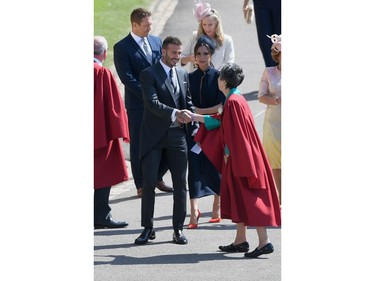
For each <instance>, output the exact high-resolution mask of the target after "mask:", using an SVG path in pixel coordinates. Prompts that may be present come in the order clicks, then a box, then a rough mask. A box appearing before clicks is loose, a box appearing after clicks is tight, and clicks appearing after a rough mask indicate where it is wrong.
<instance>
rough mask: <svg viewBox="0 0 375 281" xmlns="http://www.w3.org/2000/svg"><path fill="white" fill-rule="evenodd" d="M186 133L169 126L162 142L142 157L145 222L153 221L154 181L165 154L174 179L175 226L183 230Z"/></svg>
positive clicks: (149, 225)
mask: <svg viewBox="0 0 375 281" xmlns="http://www.w3.org/2000/svg"><path fill="white" fill-rule="evenodd" d="M187 155H188V153H187V144H186V133H185V131H184V130H183V129H181V128H179V127H177V128H170V129H168V132H167V133H166V134H165V135H164V136H163V138H162V139H161V140H160V142H159V143H158V144H157V145H156V146H155V147H154V148H153V149H152V150H151V151H150V152H148V153H147V154H146V155H145V156H144V157H143V159H142V172H143V194H142V211H141V216H142V226H143V227H147V228H152V227H153V225H154V206H155V185H156V182H157V180H158V169H157V167H159V164H160V161H161V159H162V157H165V160H166V162H167V165H168V167H169V170H170V172H171V175H172V182H173V189H174V191H173V219H172V224H173V229H174V230H182V229H183V225H184V221H185V217H186V193H187V189H186V170H187Z"/></svg>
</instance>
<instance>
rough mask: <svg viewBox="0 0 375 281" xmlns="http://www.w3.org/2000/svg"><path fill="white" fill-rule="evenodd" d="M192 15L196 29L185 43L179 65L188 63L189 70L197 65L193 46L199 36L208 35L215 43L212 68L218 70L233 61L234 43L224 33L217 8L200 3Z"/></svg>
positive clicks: (192, 69)
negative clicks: (196, 25) (195, 21)
mask: <svg viewBox="0 0 375 281" xmlns="http://www.w3.org/2000/svg"><path fill="white" fill-rule="evenodd" d="M193 12H194V16H195V18H196V19H197V20H198V22H199V25H198V30H197V31H194V32H193V34H192V36H191V37H190V40H189V42H188V44H185V48H184V49H183V52H182V56H181V65H182V66H185V65H187V64H190V65H188V66H187V67H188V70H189V72H192V71H194V70H195V69H196V68H197V67H196V64H195V57H194V46H195V44H196V43H197V40H198V38H199V37H201V36H204V35H206V36H208V37H209V38H210V39H211V40H212V41H213V42H214V43H215V53H214V54H213V55H212V58H211V63H212V65H213V67H214V68H216V69H217V70H220V69H221V68H222V66H223V65H224V64H225V63H227V62H234V58H235V54H234V45H233V39H232V37H231V36H230V35H227V34H224V31H223V27H222V25H221V18H220V15H219V13H218V11H217V10H215V9H212V8H211V6H210V4H208V3H203V1H200V3H198V4H196V5H195V9H194V11H193Z"/></svg>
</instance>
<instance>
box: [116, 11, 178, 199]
mask: <svg viewBox="0 0 375 281" xmlns="http://www.w3.org/2000/svg"><path fill="white" fill-rule="evenodd" d="M130 21H131V25H132V31H131V32H130V33H129V34H128V35H127V36H126V37H125V38H124V39H122V40H120V41H119V42H117V43H116V44H115V46H114V62H115V67H116V71H117V74H118V75H119V77H120V79H121V82H122V83H123V84H124V85H125V108H126V111H127V115H128V121H129V122H128V123H129V133H130V160H131V169H132V174H133V178H134V184H135V186H136V188H137V194H138V197H142V186H143V180H142V170H141V163H140V160H139V143H140V131H141V124H142V117H143V98H142V90H141V85H140V83H139V74H140V73H141V71H142V70H144V69H146V68H147V67H149V66H151V65H152V64H155V63H156V62H157V61H158V60H159V59H160V58H161V46H162V42H161V39H160V38H159V37H157V36H154V35H150V34H149V33H150V30H151V25H152V18H151V12H149V11H147V10H145V9H143V8H137V9H135V10H133V12H132V13H131V15H130ZM163 163H164V162H162V165H161V166H160V173H159V180H158V182H157V183H156V187H157V188H159V189H160V190H161V191H165V192H173V189H172V188H171V187H169V186H166V185H165V183H164V182H163V180H162V176H163V175H164V174H165V172H166V171H167V167H166V165H164V164H163Z"/></svg>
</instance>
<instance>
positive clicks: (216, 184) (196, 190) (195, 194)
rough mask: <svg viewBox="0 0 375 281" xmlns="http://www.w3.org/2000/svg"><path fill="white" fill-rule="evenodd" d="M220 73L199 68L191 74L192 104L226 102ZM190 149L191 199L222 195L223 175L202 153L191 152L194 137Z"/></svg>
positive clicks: (210, 68) (189, 176) (208, 105)
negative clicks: (220, 86)
mask: <svg viewBox="0 0 375 281" xmlns="http://www.w3.org/2000/svg"><path fill="white" fill-rule="evenodd" d="M218 77H219V71H218V70H216V69H215V68H213V67H209V68H208V69H207V70H206V71H204V72H203V71H202V70H200V69H199V68H198V69H197V70H195V71H194V72H191V73H189V84H190V93H191V97H192V102H193V104H194V106H196V107H199V108H207V107H212V106H215V105H217V104H219V103H223V102H224V101H225V96H224V94H223V93H222V92H221V91H220V90H219V86H218V83H217V79H218ZM187 142H188V148H189V175H188V184H189V195H190V199H194V198H200V197H204V196H208V195H214V194H215V193H216V194H218V195H220V179H221V175H220V174H219V172H218V171H217V170H216V169H215V167H214V166H213V165H212V163H211V162H210V160H208V158H207V157H206V155H205V154H204V153H203V151H201V152H200V153H199V154H196V153H194V152H192V151H191V148H192V147H193V146H194V145H195V142H194V137H192V136H188V137H187Z"/></svg>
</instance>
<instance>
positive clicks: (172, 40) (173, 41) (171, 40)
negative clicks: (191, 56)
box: [162, 36, 182, 50]
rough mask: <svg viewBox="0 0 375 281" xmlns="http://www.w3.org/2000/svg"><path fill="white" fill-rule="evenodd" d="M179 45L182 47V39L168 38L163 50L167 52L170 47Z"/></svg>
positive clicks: (164, 42)
mask: <svg viewBox="0 0 375 281" xmlns="http://www.w3.org/2000/svg"><path fill="white" fill-rule="evenodd" d="M171 44H172V45H177V46H181V45H182V42H181V40H180V39H178V38H177V37H173V36H168V37H167V38H165V39H164V41H163V45H162V49H164V50H166V49H167V48H168V46H169V45H171Z"/></svg>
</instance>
